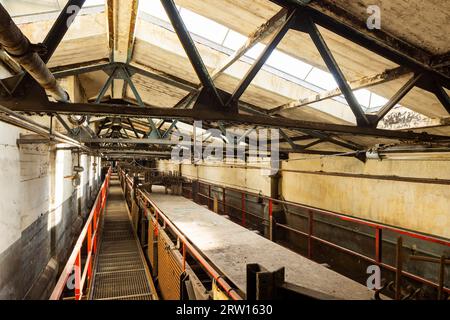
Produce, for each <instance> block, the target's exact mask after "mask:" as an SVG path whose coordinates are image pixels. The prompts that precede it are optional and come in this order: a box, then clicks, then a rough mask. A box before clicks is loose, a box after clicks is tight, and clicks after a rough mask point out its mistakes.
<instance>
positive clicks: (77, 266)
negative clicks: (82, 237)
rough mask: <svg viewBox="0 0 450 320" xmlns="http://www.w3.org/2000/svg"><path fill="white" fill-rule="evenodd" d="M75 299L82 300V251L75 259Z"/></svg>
mask: <svg viewBox="0 0 450 320" xmlns="http://www.w3.org/2000/svg"><path fill="white" fill-rule="evenodd" d="M74 267H75V300H81V251H78V254H77V258H76V259H75V264H74Z"/></svg>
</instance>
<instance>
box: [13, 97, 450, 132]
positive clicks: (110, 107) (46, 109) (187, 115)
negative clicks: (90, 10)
mask: <svg viewBox="0 0 450 320" xmlns="http://www.w3.org/2000/svg"><path fill="white" fill-rule="evenodd" d="M9 107H10V108H11V109H13V110H15V111H23V112H30V113H50V114H53V113H60V114H86V115H107V116H112V115H117V116H122V117H146V118H148V117H151V118H158V119H168V120H173V119H177V120H187V121H191V120H194V119H195V120H203V121H211V122H217V121H223V122H227V123H240V124H250V125H260V126H265V127H274V128H289V129H298V130H302V131H305V130H307V131H308V132H311V131H312V130H313V131H322V132H328V133H336V134H344V135H346V134H349V135H362V136H373V137H386V138H394V139H402V140H414V141H445V140H449V139H450V137H448V136H441V135H430V134H427V133H425V132H424V133H415V132H406V131H393V130H381V129H375V128H360V127H355V126H349V125H340V124H331V123H320V122H311V121H303V120H294V119H287V118H280V117H269V116H264V115H257V114H231V113H228V112H218V111H213V110H211V111H204V110H203V111H196V110H186V109H172V108H155V107H141V106H140V107H133V106H127V107H126V108H124V106H123V105H118V104H89V103H55V102H47V103H46V104H43V105H36V104H35V103H32V102H31V101H29V102H28V103H25V102H23V103H20V104H15V103H11V104H10V105H9ZM318 138H319V137H318Z"/></svg>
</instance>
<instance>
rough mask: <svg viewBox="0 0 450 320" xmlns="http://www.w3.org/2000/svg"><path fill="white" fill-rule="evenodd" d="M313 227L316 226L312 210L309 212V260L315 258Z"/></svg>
mask: <svg viewBox="0 0 450 320" xmlns="http://www.w3.org/2000/svg"><path fill="white" fill-rule="evenodd" d="M313 226H314V214H313V212H312V211H311V210H308V258H309V259H312V257H313V243H312V240H313V239H312V236H313V231H314V229H313Z"/></svg>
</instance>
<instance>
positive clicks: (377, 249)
mask: <svg viewBox="0 0 450 320" xmlns="http://www.w3.org/2000/svg"><path fill="white" fill-rule="evenodd" d="M198 184H199V186H198V192H197V196H200V197H202V198H204V199H206V201H207V203H208V206H209V207H210V208H211V202H212V201H214V197H213V196H212V194H211V192H212V189H214V188H217V189H218V190H219V191H220V190H221V191H222V199H220V197H217V201H218V202H219V203H222V205H223V207H224V208H226V207H228V208H232V209H234V210H236V211H240V212H241V214H242V217H241V224H242V225H243V226H246V225H248V219H247V217H249V216H251V217H255V218H257V219H258V220H259V221H260V222H261V223H262V224H263V223H269V225H270V224H273V226H274V228H277V227H278V228H282V229H285V230H287V231H289V232H293V233H296V234H299V235H301V236H304V237H306V238H307V248H308V249H307V255H308V258H310V259H311V258H312V257H313V247H314V246H313V241H316V242H317V243H321V244H323V245H326V246H329V247H332V248H334V249H337V250H339V251H341V252H344V253H347V254H350V255H353V256H356V257H358V258H361V259H363V260H365V261H368V262H370V263H373V264H377V265H379V266H380V267H382V268H385V269H386V270H390V271H394V272H395V271H396V267H395V266H392V265H389V264H387V263H384V262H383V261H382V255H381V252H382V243H383V237H382V234H383V230H389V231H391V232H394V233H396V234H398V235H404V236H408V237H412V238H416V239H420V240H423V241H426V242H430V243H436V244H439V245H443V246H446V247H450V241H449V240H448V239H443V238H438V237H434V236H430V235H426V234H422V233H418V232H414V231H410V230H405V229H401V228H397V227H393V226H388V225H384V224H380V223H376V222H373V221H368V220H364V219H360V218H355V217H351V216H348V215H344V214H340V213H336V212H332V211H327V210H323V209H319V208H314V207H311V206H307V205H303V204H299V203H295V202H290V201H283V200H279V199H274V198H270V197H268V196H264V195H261V194H256V193H252V192H247V191H243V190H240V189H236V188H231V187H222V186H216V185H214V184H211V183H208V182H205V181H198ZM201 186H202V188H203V190H206V192H207V193H208V194H203V193H201V192H200V187H201ZM184 190H188V189H186V188H184ZM227 190H228V191H232V192H235V193H237V194H240V195H241V207H240V208H239V207H236V206H234V205H231V204H229V203H230V202H231V201H226V198H225V194H227V195H228V197H230V195H229V193H226V191H227ZM188 191H189V192H188V195H189V196H190V197H191V198H192V190H188ZM247 196H252V197H255V198H259V199H262V201H264V203H265V204H267V206H268V211H269V214H268V216H269V217H268V218H265V217H263V216H261V215H257V214H256V213H252V212H249V211H248V208H246V207H248V205H247V206H246V201H245V199H246V198H247ZM236 199H237V200H236V202H237V201H238V197H236ZM275 204H284V205H288V206H291V207H295V208H299V209H302V210H304V211H305V212H306V213H307V216H306V218H307V219H308V230H307V232H304V231H301V230H298V229H295V228H293V227H291V226H288V225H286V224H281V223H277V222H276V221H274V220H273V218H272V210H273V205H275ZM223 212H224V213H225V212H226V209H224V210H223ZM315 215H327V216H330V217H334V218H336V219H339V220H343V221H349V222H352V223H355V224H357V225H364V226H368V227H371V228H373V230H374V237H375V239H374V253H373V257H369V256H367V255H364V254H361V253H359V252H356V251H354V250H351V249H348V248H345V247H342V246H340V245H337V244H335V243H332V242H330V241H327V240H325V239H322V238H320V237H318V236H316V235H314V221H316V220H314V217H315ZM402 276H405V277H407V278H410V279H412V280H415V281H417V282H420V283H423V284H426V285H429V286H431V287H434V288H436V289H438V288H439V284H438V283H435V282H433V281H430V280H428V279H425V278H423V277H420V276H418V275H415V274H412V273H410V272H406V271H404V270H402ZM443 291H445V292H446V293H448V294H450V288H446V287H445V288H443Z"/></svg>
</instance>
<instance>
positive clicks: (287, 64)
mask: <svg viewBox="0 0 450 320" xmlns="http://www.w3.org/2000/svg"><path fill="white" fill-rule="evenodd" d="M267 64H268V65H269V66H271V67H274V68H276V69H278V70H281V71H283V72H286V73H288V74H291V75H293V76H294V77H297V78H300V79H304V78H305V77H306V76H307V75H308V73H309V72H310V71H311V69H312V66H311V65H309V64H307V63H304V62H302V61H300V60H299V59H296V58H294V57H292V56H290V55H288V54H286V53H284V52H281V51H279V50H277V49H275V50H274V51H273V52H272V54H271V55H270V57H269V59H267Z"/></svg>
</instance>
